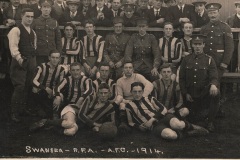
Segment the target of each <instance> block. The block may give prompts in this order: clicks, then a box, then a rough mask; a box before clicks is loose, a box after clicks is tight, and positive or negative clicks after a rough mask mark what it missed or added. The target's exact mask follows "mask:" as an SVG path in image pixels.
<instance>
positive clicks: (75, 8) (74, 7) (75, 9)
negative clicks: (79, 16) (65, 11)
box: [68, 4, 78, 13]
mask: <svg viewBox="0 0 240 160" xmlns="http://www.w3.org/2000/svg"><path fill="white" fill-rule="evenodd" d="M68 8H69V10H70V11H71V12H73V13H74V12H76V11H77V9H78V5H77V4H69V5H68Z"/></svg>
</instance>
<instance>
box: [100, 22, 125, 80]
mask: <svg viewBox="0 0 240 160" xmlns="http://www.w3.org/2000/svg"><path fill="white" fill-rule="evenodd" d="M113 25H114V26H113V28H114V33H110V34H108V35H107V36H106V38H105V45H104V61H106V62H107V63H108V64H109V66H110V67H111V69H112V73H113V75H112V78H113V79H114V80H117V79H118V78H120V77H121V76H122V66H123V60H124V59H123V57H124V51H125V48H126V45H127V43H128V40H129V39H130V36H129V35H128V34H126V33H123V28H124V25H123V18H122V17H115V18H114V19H113Z"/></svg>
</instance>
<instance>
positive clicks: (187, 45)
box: [181, 22, 193, 57]
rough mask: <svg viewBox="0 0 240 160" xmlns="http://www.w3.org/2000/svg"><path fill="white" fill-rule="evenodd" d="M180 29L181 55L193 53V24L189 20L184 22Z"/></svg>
mask: <svg viewBox="0 0 240 160" xmlns="http://www.w3.org/2000/svg"><path fill="white" fill-rule="evenodd" d="M182 30H183V33H184V36H183V38H181V42H182V57H185V56H187V55H189V54H192V53H193V48H192V33H193V24H192V23H191V22H187V23H184V24H183V28H182Z"/></svg>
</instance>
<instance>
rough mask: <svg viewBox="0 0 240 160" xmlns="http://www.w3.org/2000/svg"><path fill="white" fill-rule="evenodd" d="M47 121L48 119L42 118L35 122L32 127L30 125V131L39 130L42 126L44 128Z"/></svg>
mask: <svg viewBox="0 0 240 160" xmlns="http://www.w3.org/2000/svg"><path fill="white" fill-rule="evenodd" d="M46 122H47V119H42V120H40V121H38V122H35V123H33V124H32V125H31V126H30V127H29V131H30V132H34V131H36V130H39V129H41V128H43V127H44V126H45V123H46Z"/></svg>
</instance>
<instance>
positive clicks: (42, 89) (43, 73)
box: [32, 50, 65, 118]
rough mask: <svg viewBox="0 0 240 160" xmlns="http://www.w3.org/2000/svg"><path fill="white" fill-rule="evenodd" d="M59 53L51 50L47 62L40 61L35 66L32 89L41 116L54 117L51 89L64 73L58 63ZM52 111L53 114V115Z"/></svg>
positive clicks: (61, 78)
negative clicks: (39, 63) (38, 64)
mask: <svg viewBox="0 0 240 160" xmlns="http://www.w3.org/2000/svg"><path fill="white" fill-rule="evenodd" d="M60 60H61V54H60V53H59V52H58V51H57V50H53V51H51V52H50V54H49V62H46V63H42V64H41V65H40V66H38V67H37V71H36V73H35V75H34V78H33V89H32V92H33V94H34V100H35V102H36V103H37V104H38V105H39V106H40V110H39V114H41V115H40V116H42V117H47V118H53V117H56V115H57V113H56V111H53V107H52V105H53V89H54V87H55V86H56V85H57V84H59V83H60V82H61V81H62V80H63V78H64V75H65V72H64V68H63V67H62V66H61V65H59V62H60ZM53 112H54V115H53Z"/></svg>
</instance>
